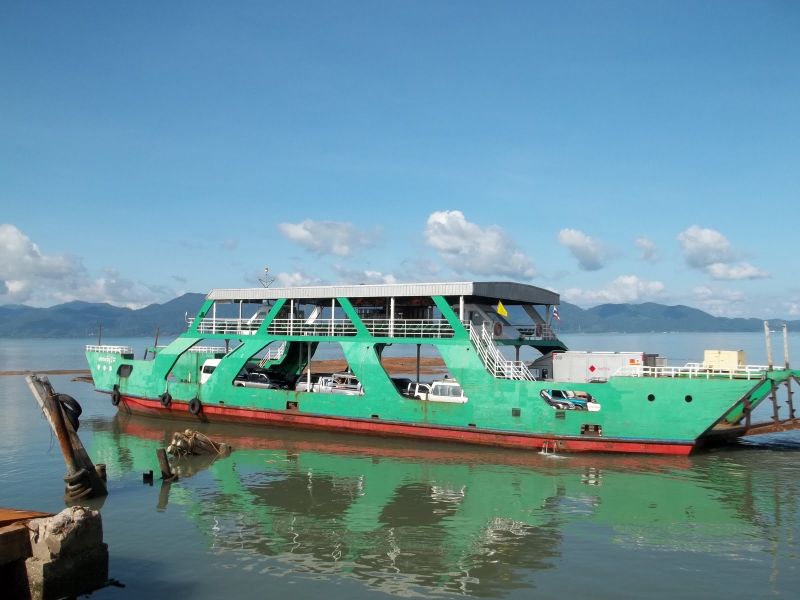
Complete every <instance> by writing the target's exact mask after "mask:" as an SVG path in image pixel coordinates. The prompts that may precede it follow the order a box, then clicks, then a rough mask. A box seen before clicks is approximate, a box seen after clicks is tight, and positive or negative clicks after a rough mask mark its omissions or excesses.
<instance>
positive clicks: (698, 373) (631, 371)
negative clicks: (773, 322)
mask: <svg viewBox="0 0 800 600" xmlns="http://www.w3.org/2000/svg"><path fill="white" fill-rule="evenodd" d="M768 369H769V367H767V366H766V365H743V366H741V367H736V368H735V369H706V368H703V365H702V363H686V364H685V365H683V366H682V367H677V366H676V367H670V366H663V367H645V366H642V365H627V366H624V367H621V368H620V369H618V370H617V371H616V372H615V373H614V375H613V376H614V377H681V378H689V379H762V378H763V377H764V372H765V371H767V370H768Z"/></svg>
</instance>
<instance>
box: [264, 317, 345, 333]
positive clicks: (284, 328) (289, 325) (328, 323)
mask: <svg viewBox="0 0 800 600" xmlns="http://www.w3.org/2000/svg"><path fill="white" fill-rule="evenodd" d="M267 332H269V333H271V334H273V335H327V336H338V335H343V336H352V335H356V334H357V333H358V331H357V330H356V326H355V325H353V322H352V321H351V320H350V319H317V320H316V321H314V322H313V323H309V322H307V320H305V319H273V321H272V323H270V324H269V326H268V327H267Z"/></svg>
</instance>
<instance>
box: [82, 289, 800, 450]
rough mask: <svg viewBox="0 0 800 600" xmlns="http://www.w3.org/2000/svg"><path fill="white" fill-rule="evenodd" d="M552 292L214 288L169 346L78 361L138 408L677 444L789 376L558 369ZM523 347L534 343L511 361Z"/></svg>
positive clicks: (506, 437)
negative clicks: (331, 356) (423, 359)
mask: <svg viewBox="0 0 800 600" xmlns="http://www.w3.org/2000/svg"><path fill="white" fill-rule="evenodd" d="M558 303H559V297H558V295H557V294H555V293H553V292H551V291H548V290H544V289H541V288H537V287H534V286H529V285H523V284H517V283H506V282H455V283H422V284H390V285H354V286H316V287H298V288H256V289H219V290H213V291H212V292H211V293H210V294H209V295H208V296H207V298H206V301H205V302H204V304H203V306H202V307H201V309H200V311H199V313H198V314H197V316H196V317H195V318H194V319H193V320H192V321H191V323H190V324H189V326H188V329H187V331H186V332H185V333H183V334H181V335H180V336H178V337H177V338H176V339H175V340H174V341H172V342H171V343H170V344H168V345H167V346H164V347H156V348H148V349H147V350H146V353H145V357H144V358H142V359H135V358H134V356H133V350H132V348H130V347H126V346H88V347H87V360H88V362H89V366H90V368H91V371H92V376H93V378H94V381H95V387H96V388H97V390H98V391H101V392H105V393H107V394H110V395H111V399H112V402H113V403H114V404H115V405H118V406H119V407H120V410H125V411H130V412H134V413H143V414H151V415H162V416H166V417H170V418H183V419H192V420H201V421H204V422H214V421H236V422H244V423H252V424H259V425H279V426H287V427H297V428H311V429H323V430H332V431H346V432H353V433H362V434H370V435H385V436H398V437H410V438H421V439H435V440H440V441H454V442H464V443H474V444H483V445H491V446H501V447H510V448H525V449H531V450H538V451H545V452H547V451H553V452H555V451H601V452H645V453H657V454H688V453H690V452H691V451H693V450H694V449H695V448H698V447H701V446H703V445H706V444H710V443H718V442H720V441H725V440H729V439H732V438H735V437H738V436H741V435H744V434H745V433H747V432H748V431H750V430H751V429H752V427H753V423H752V412H753V410H754V409H755V408H756V407H757V406H758V405H759V404H760V403H761V402H763V401H764V400H765V399H766V398H773V397H774V394H775V390H776V389H777V386H779V385H783V384H787V385H788V383H789V382H791V381H793V380H796V379H797V377H798V375H800V373H798V372H797V371H793V370H790V369H770V368H768V367H766V366H745V365H736V366H734V367H731V368H726V369H719V368H708V366H707V365H702V364H699V363H698V364H690V365H685V366H681V367H669V366H666V365H664V364H645V363H646V361H645V360H641V361H640V360H638V359H631V360H630V361H629V363H626V364H625V365H623V366H621V367H620V368H617V369H613V370H608V365H606V369H607V372H606V373H604V374H603V373H601V372H600V371H602V368H601V369H600V371H598V370H597V368H596V367H595V365H594V364H591V365H589V367H588V369H587V370H586V371H585V373H583V375H581V374H580V373H578V374H577V375H576V374H575V373H574V372H572V373H571V374H570V375H569V376H568V377H565V378H562V379H554V376H557V375H558V370H559V365H560V363H558V360H556V364H554V358H556V359H559V358H566V357H568V356H571V355H570V353H568V352H566V350H567V348H566V345H565V344H564V343H563V342H562V341H561V340H560V339H559V338H558V336H557V334H556V332H555V330H554V329H553V327H552V323H551V314H552V308H553V307H555V306H557V305H558ZM321 344H325V345H327V344H336V345H338V346H339V347H340V348H341V354H342V355H343V357H344V359H345V360H346V362H347V365H348V375H349V376H352V377H353V378H354V379H357V381H358V384H359V385H358V387H357V388H356V389H354V390H349V391H347V392H345V393H335V392H336V391H337V390H335V389H334V390H331V389H329V388H324V387H323V386H322V383H321V381H322V378H321V377H320V374H319V373H314V366H313V364H312V360H313V359H314V357H315V354H316V353H317V351H318V350H319V348H320V345H321ZM389 347H394V348H393V352H394V353H397V352H399V353H401V354H403V353H404V355H406V356H410V357H416V369H415V370H414V372H411V373H406V374H405V375H407V377H405V379H404V382H405V381H407V382H410V383H411V384H414V383H416V382H419V379H420V378H419V360H420V348H423V347H425V348H431V347H433V348H434V349H435V350H436V351H437V352H438V354H439V355H440V357H441V359H442V360H443V362H444V367H445V369H446V371H447V373H448V376H449V382H450V383H451V384H450V385H449V387H448V388H444V387H443V388H442V389H451V390H454V389H455V388H457V389H458V392H459V394H460V395H454V396H453V397H442V396H437V395H436V394H435V393H424V394H423V393H418V394H416V395H414V394H411V393H409V392H408V390H407V389H406V388H404V387H401V386H400V385H399V383H398V380H397V378H393V377H392V376H391V375H390V374H389V373H388V372H387V369H386V367H385V364H384V359H383V356H384V354H385V351H386V349H387V348H389ZM398 349H399V350H398ZM525 349H532V350H533V351H535V353H536V354H537V355H538V356H539V358H538V359H537V360H535V361H533V362H532V363H531V362H528V363H526V362H524V361H522V360H519V356H520V351H521V350H522V351H527V350H525ZM565 352H566V353H565ZM561 353H565V354H561ZM589 356H592V355H589ZM572 358H575V357H572ZM578 358H580V357H578ZM601 358H603V360H609V359H608V357H601ZM613 358H614V359H619V358H620V357H619V356H616V357H613ZM598 364H600V363H598ZM600 367H602V364H600ZM554 371H555V373H554ZM573 371H574V369H573ZM255 375H258V378H255V377H254V376H255ZM598 375H604V376H598ZM260 382H268V383H260ZM317 382H320V383H317ZM454 382H457V385H455V384H454ZM415 389H421V388H418V387H417V388H415ZM430 392H433V390H430ZM448 393H449V392H448ZM453 393H454V394H455V392H453ZM790 401H791V397H790ZM790 417H791V418H790V419H789V420H787V421H783V422H782V423H783V425H782V426H783V427H786V428H788V427H791V426H794V424H795V423H796V419H794V414H793V408H792V413H791V414H790ZM778 421H779V420H778V419H777V418H776V423H775V426H778ZM789 421H791V422H789Z"/></svg>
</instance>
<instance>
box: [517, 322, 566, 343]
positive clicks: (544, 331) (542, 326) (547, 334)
mask: <svg viewBox="0 0 800 600" xmlns="http://www.w3.org/2000/svg"><path fill="white" fill-rule="evenodd" d="M511 327H513V328H515V329H516V330H517V331H519V333H520V335H522V336H523V337H526V338H529V339H538V340H557V339H558V336H557V335H556V333H555V331H553V328H552V327H551V326H550V325H548V324H547V323H537V324H535V325H527V324H526V325H514V324H513V323H512V324H511Z"/></svg>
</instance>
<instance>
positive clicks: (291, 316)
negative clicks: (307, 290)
mask: <svg viewBox="0 0 800 600" xmlns="http://www.w3.org/2000/svg"><path fill="white" fill-rule="evenodd" d="M289 335H294V298H292V299H291V300H289Z"/></svg>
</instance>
